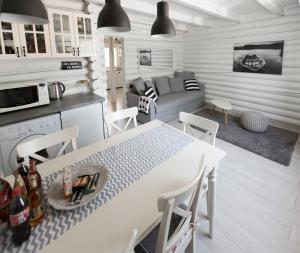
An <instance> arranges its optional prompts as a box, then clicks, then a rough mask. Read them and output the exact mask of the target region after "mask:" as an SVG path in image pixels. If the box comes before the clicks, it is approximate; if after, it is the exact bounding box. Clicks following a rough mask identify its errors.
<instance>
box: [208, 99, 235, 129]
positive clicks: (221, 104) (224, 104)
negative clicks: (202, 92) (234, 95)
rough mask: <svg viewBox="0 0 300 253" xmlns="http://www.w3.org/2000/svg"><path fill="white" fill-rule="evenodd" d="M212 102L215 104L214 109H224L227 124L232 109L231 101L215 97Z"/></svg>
mask: <svg viewBox="0 0 300 253" xmlns="http://www.w3.org/2000/svg"><path fill="white" fill-rule="evenodd" d="M211 103H212V104H213V106H214V107H213V111H214V110H215V108H216V107H218V108H220V109H222V111H223V113H224V118H225V125H227V122H228V115H227V112H228V111H230V110H232V105H231V103H230V102H229V101H227V100H221V99H214V100H212V101H211Z"/></svg>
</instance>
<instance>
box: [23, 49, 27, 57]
mask: <svg viewBox="0 0 300 253" xmlns="http://www.w3.org/2000/svg"><path fill="white" fill-rule="evenodd" d="M23 56H24V57H26V48H25V47H23Z"/></svg>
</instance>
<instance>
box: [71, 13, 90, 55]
mask: <svg viewBox="0 0 300 253" xmlns="http://www.w3.org/2000/svg"><path fill="white" fill-rule="evenodd" d="M74 32H75V41H76V50H77V56H82V57H88V56H93V55H94V38H93V29H92V20H91V16H90V15H82V14H74Z"/></svg>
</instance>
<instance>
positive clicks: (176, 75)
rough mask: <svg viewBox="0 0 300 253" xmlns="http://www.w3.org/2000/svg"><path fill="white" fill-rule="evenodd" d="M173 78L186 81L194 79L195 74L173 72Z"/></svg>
mask: <svg viewBox="0 0 300 253" xmlns="http://www.w3.org/2000/svg"><path fill="white" fill-rule="evenodd" d="M174 77H181V78H182V79H183V80H187V79H194V78H195V73H194V72H188V71H183V72H178V71H175V72H174Z"/></svg>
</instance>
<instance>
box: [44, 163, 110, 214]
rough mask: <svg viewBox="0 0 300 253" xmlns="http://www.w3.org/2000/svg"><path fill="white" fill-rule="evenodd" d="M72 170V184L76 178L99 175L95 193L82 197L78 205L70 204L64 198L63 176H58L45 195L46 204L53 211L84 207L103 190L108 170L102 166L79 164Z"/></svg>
mask: <svg viewBox="0 0 300 253" xmlns="http://www.w3.org/2000/svg"><path fill="white" fill-rule="evenodd" d="M71 169H72V181H73V182H74V181H75V180H76V178H78V177H79V176H83V175H92V174H95V173H100V176H99V180H98V184H97V187H96V189H95V192H93V193H90V194H88V195H83V197H82V200H81V201H80V203H78V204H73V203H71V202H70V201H69V200H68V199H65V198H64V188H63V178H62V177H63V176H62V175H60V176H59V177H58V178H57V179H55V180H54V181H53V182H52V184H51V185H50V187H49V189H48V192H47V195H48V203H49V205H51V206H52V207H53V208H54V209H57V210H64V211H67V210H73V209H75V208H78V207H81V206H84V205H85V204H87V203H88V202H90V201H91V200H93V199H95V198H96V197H97V196H98V195H99V193H100V192H101V191H102V189H103V188H104V186H105V184H106V182H107V179H108V170H107V169H106V168H105V166H104V165H101V164H79V165H75V166H72V167H71Z"/></svg>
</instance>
